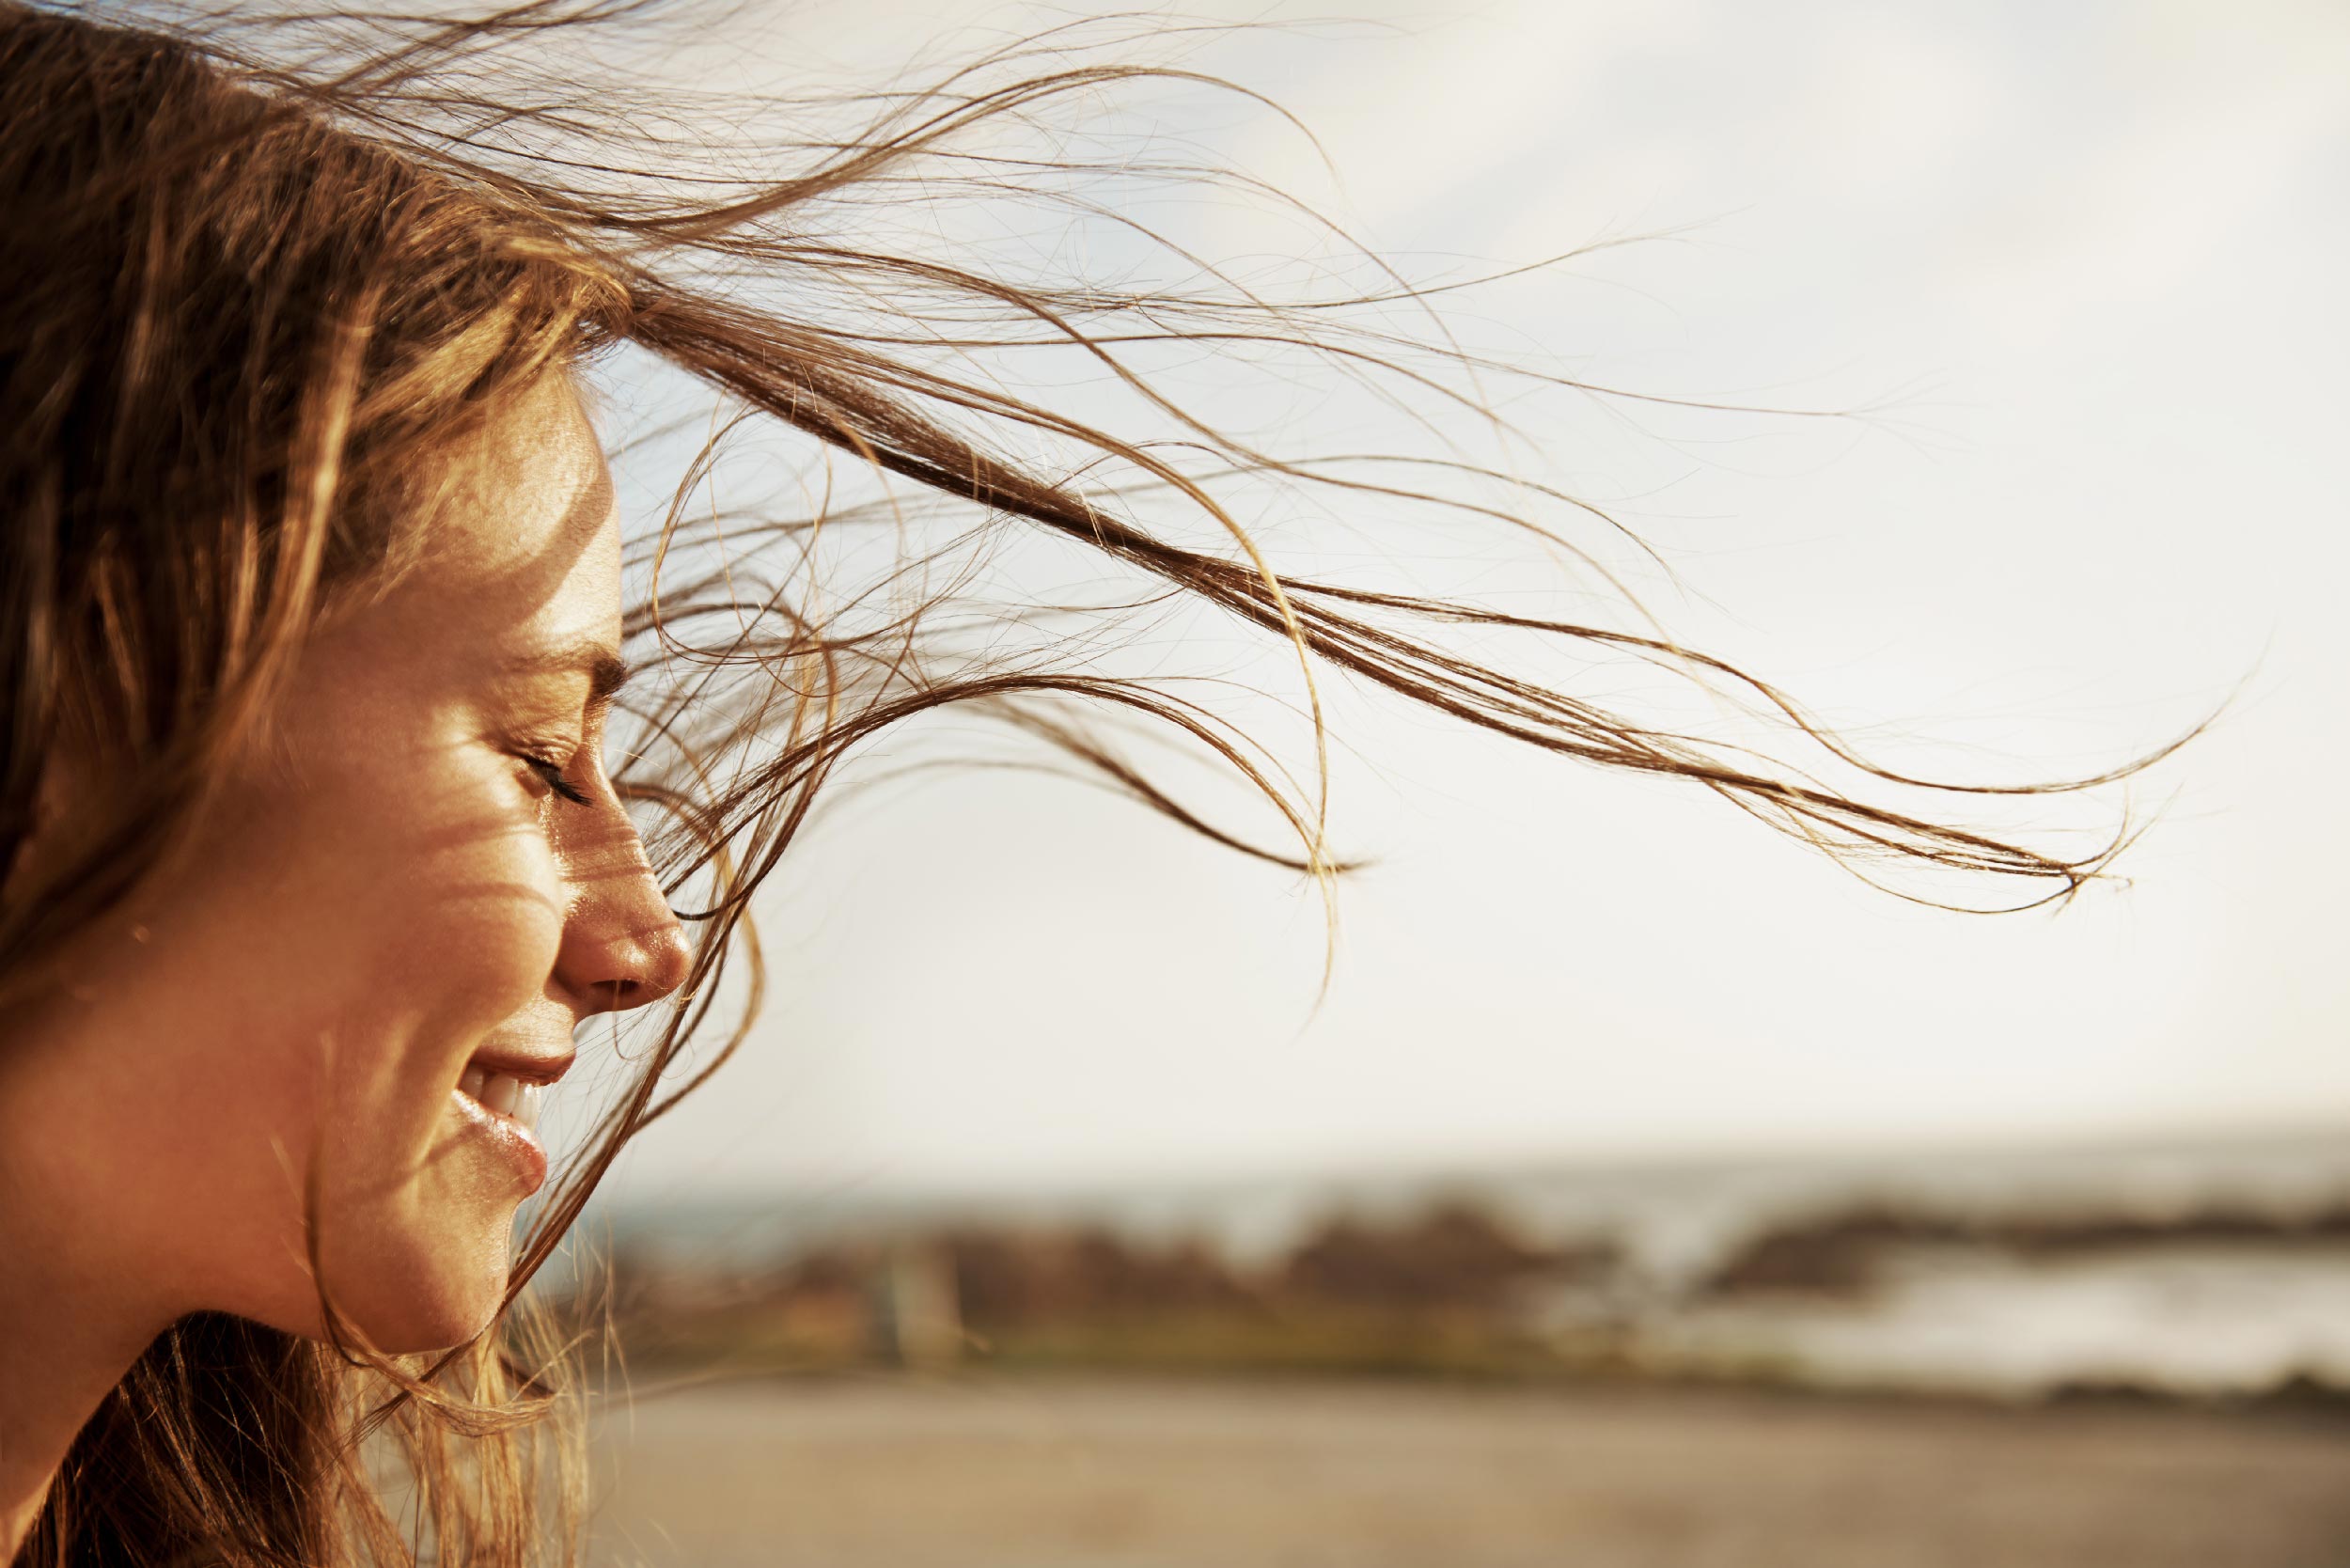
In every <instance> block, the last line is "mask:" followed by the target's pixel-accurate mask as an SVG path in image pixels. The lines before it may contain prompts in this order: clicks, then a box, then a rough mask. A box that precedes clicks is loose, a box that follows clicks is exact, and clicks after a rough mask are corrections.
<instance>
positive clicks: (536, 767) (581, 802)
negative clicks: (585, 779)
mask: <svg viewBox="0 0 2350 1568" xmlns="http://www.w3.org/2000/svg"><path fill="white" fill-rule="evenodd" d="M520 756H521V757H522V760H524V762H525V763H526V764H528V765H529V768H530V771H531V772H532V773H535V774H537V775H538V776H539V779H540V782H541V783H543V784H544V785H546V787H547V788H548V789H550V790H553V791H554V792H556V794H558V795H561V796H562V797H563V798H564V799H565V800H568V801H570V802H571V803H572V805H573V806H585V805H587V791H585V790H583V789H581V788H580V787H579V786H578V785H576V784H574V783H572V781H571V780H570V779H568V778H566V777H564V776H563V764H562V763H560V762H557V761H554V760H550V759H548V758H544V757H533V756H532V755H530V754H529V753H528V752H523V753H520Z"/></svg>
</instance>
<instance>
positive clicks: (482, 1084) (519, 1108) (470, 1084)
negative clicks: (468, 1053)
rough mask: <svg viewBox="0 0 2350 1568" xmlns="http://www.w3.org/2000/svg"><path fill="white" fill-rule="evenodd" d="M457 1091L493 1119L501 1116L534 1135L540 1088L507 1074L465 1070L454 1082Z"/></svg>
mask: <svg viewBox="0 0 2350 1568" xmlns="http://www.w3.org/2000/svg"><path fill="white" fill-rule="evenodd" d="M457 1087H458V1089H459V1090H462V1092H464V1093H465V1094H467V1095H469V1096H471V1097H472V1098H473V1099H475V1100H477V1101H478V1102H480V1104H481V1105H482V1107H483V1108H484V1109H486V1110H487V1111H489V1112H490V1114H491V1115H493V1116H502V1117H504V1118H506V1120H508V1121H511V1122H513V1123H514V1124H515V1125H517V1126H521V1127H527V1128H529V1129H531V1130H532V1131H534V1132H535V1131H537V1130H538V1126H539V1103H540V1100H541V1099H542V1098H544V1097H545V1094H546V1091H547V1088H546V1085H544V1084H526V1083H525V1082H523V1081H522V1079H520V1078H517V1077H515V1076H514V1075H513V1074H510V1073H493V1072H491V1071H489V1070H488V1069H487V1068H482V1067H468V1068H466V1069H465V1072H464V1075H463V1076H462V1077H461V1078H459V1079H458V1080H457Z"/></svg>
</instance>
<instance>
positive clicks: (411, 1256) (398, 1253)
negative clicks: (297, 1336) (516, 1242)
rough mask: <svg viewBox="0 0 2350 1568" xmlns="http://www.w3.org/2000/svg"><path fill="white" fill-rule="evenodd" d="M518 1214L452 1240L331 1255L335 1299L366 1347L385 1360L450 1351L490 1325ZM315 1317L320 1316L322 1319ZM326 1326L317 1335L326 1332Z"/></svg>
mask: <svg viewBox="0 0 2350 1568" xmlns="http://www.w3.org/2000/svg"><path fill="white" fill-rule="evenodd" d="M511 1247H512V1213H511V1210H510V1209H509V1210H507V1211H506V1212H505V1213H504V1214H502V1215H500V1216H499V1223H498V1224H496V1225H495V1226H494V1227H493V1228H484V1229H483V1230H481V1231H476V1232H475V1233H472V1234H469V1235H462V1236H453V1235H449V1234H446V1232H443V1233H440V1234H432V1233H429V1232H428V1233H416V1232H413V1231H412V1232H409V1233H408V1234H406V1235H404V1236H401V1237H399V1238H397V1239H396V1240H394V1241H393V1244H392V1245H389V1246H376V1247H364V1248H356V1247H354V1248H352V1249H351V1250H349V1251H345V1252H343V1253H342V1254H341V1255H340V1256H339V1257H338V1256H337V1253H336V1252H335V1251H334V1250H333V1249H332V1248H330V1249H329V1250H328V1251H327V1254H326V1258H325V1262H326V1279H327V1287H328V1295H329V1299H330V1300H332V1302H333V1303H334V1305H335V1308H336V1309H337V1311H338V1312H340V1313H341V1315H342V1317H343V1320H344V1321H345V1322H346V1323H348V1324H350V1325H352V1327H353V1328H355V1329H356V1330H357V1331H358V1333H359V1334H360V1335H361V1336H364V1337H365V1342H366V1343H367V1344H368V1345H371V1346H373V1347H374V1348H375V1349H376V1350H379V1351H382V1352H384V1353H385V1354H386V1355H393V1356H404V1355H416V1354H422V1353H426V1352H430V1351H438V1350H449V1349H452V1348H454V1347H456V1346H458V1345H462V1344H463V1343H465V1342H466V1341H469V1340H471V1339H473V1338H475V1337H476V1336H478V1334H480V1333H481V1331H482V1330H483V1329H485V1328H487V1327H489V1326H490V1325H491V1324H492V1323H493V1321H494V1320H495V1319H496V1317H497V1313H498V1309H499V1307H500V1306H501V1305H503V1304H504V1302H505V1300H506V1286H507V1280H508V1277H509V1271H510V1268H511ZM315 1315H316V1314H315V1313H314V1317H315ZM322 1330H323V1325H322V1324H318V1325H315V1328H314V1332H321V1333H322Z"/></svg>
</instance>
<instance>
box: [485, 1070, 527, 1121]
mask: <svg viewBox="0 0 2350 1568" xmlns="http://www.w3.org/2000/svg"><path fill="white" fill-rule="evenodd" d="M522 1091H523V1084H522V1080H521V1079H520V1078H516V1077H512V1076H509V1074H504V1073H493V1074H490V1081H489V1082H488V1083H485V1084H483V1085H482V1086H481V1092H480V1093H479V1094H478V1095H476V1096H475V1098H476V1099H478V1100H479V1101H480V1102H481V1103H482V1104H483V1105H487V1106H489V1107H490V1109H491V1110H492V1111H493V1112H494V1113H495V1114H497V1115H499V1116H511V1115H513V1114H514V1102H515V1100H516V1099H517V1098H519V1097H520V1096H521V1094H522Z"/></svg>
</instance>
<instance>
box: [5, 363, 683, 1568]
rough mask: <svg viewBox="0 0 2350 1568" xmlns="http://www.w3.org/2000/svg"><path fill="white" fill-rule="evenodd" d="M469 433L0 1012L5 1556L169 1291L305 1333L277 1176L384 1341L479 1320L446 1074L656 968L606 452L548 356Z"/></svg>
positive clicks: (676, 965) (564, 1038) (465, 1159)
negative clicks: (103, 898) (217, 760)
mask: <svg viewBox="0 0 2350 1568" xmlns="http://www.w3.org/2000/svg"><path fill="white" fill-rule="evenodd" d="M476 456H477V458H478V462H475V463H469V464H468V465H467V467H466V469H465V478H464V481H463V484H462V491H461V494H460V495H459V497H458V499H457V501H456V504H455V505H453V506H452V507H451V508H450V509H449V510H448V512H447V514H446V516H444V517H439V518H436V519H435V520H434V525H433V528H432V532H431V549H430V552H429V554H428V556H427V557H426V558H425V559H424V560H423V561H422V563H421V564H420V565H419V566H418V567H417V568H416V569H415V571H414V572H412V573H410V574H409V575H407V576H406V577H404V578H403V579H402V580H401V581H400V582H399V585H398V586H397V587H396V588H394V589H393V590H392V592H391V593H390V594H389V595H388V596H386V597H385V598H384V599H382V600H381V601H379V602H376V603H373V604H368V605H366V606H365V607H364V608H361V609H358V610H356V611H354V612H352V613H351V614H350V615H348V616H347V617H345V618H343V619H339V620H337V622H335V623H334V624H332V625H330V626H329V627H328V628H326V629H325V630H324V631H322V632H321V635H320V636H319V637H318V638H317V639H316V640H315V641H314V642H313V644H312V645H311V646H310V647H308V648H307V649H306V650H305V652H304V654H303V657H302V660H301V663H300V665H299V666H298V668H297V671H296V675H295V679H294V683H293V686H292V688H291V690H290V693H289V696H288V699H287V701H286V704H285V707H284V711H283V713H282V716H281V718H280V721H279V723H278V724H277V725H276V726H275V729H274V734H273V736H272V737H271V738H270V740H269V742H268V743H267V744H266V745H261V746H258V747H257V748H256V749H255V751H254V753H253V755H251V756H250V757H249V758H247V759H246V760H245V763H244V765H243V766H242V767H241V768H240V770H239V771H238V773H237V775H236V776H235V777H234V778H233V779H232V781H231V784H230V786H229V789H228V791H227V795H226V797H225V799H224V800H223V802H222V804H221V807H220V808H219V810H218V811H217V812H216V813H215V814H213V815H212V816H211V817H210V818H209V819H208V820H207V821H206V823H204V825H203V827H202V830H201V836H200V838H199V839H198V841H197V842H196V847H195V851H194V853H193V855H192V856H191V857H190V859H189V861H188V862H187V863H186V865H185V867H184V869H183V870H180V872H179V873H178V874H176V875H175V876H174V877H173V878H172V879H171V881H170V882H169V884H168V885H167V886H160V887H156V888H154V889H152V890H151V891H149V893H148V894H146V895H145V896H144V897H142V899H141V900H140V902H138V904H137V906H136V907H135V908H133V909H131V910H129V911H127V912H125V913H124V915H123V916H122V917H120V918H118V919H115V920H113V921H111V922H109V923H108V924H107V925H106V926H105V927H104V928H103V929H102V931H100V932H98V933H95V934H93V935H92V936H91V937H90V938H89V940H88V941H87V942H86V945H85V947H84V949H82V950H81V951H79V952H78V953H77V954H76V955H75V957H74V960H73V963H72V964H71V977H72V984H71V988H70V990H68V991H66V992H64V993H61V994H60V995H58V996H56V997H55V998H54V999H53V1000H52V1001H50V1002H48V1003H46V1004H45V1005H43V1006H42V1007H40V1008H39V1010H37V1011H35V1012H33V1013H32V1014H31V1015H29V1016H27V1017H24V1018H20V1019H12V1020H10V1021H9V1023H8V1032H9V1035H10V1037H11V1038H10V1039H9V1041H8V1049H6V1050H4V1051H0V1260H5V1262H0V1560H5V1559H6V1557H7V1556H8V1554H9V1552H10V1551H11V1550H12V1549H13V1545H14V1544H15V1543H16V1542H17V1541H18V1540H19V1539H20V1538H21V1536H22V1533H23V1531H24V1528H25V1527H26V1526H27V1525H28V1523H29V1521H30V1518H31V1514H32V1512H33V1511H34V1509H35V1508H36V1507H37V1506H38V1503H39V1497H40V1496H41V1495H42V1493H43V1492H44V1491H45V1489H46V1486H47V1484H48V1481H49V1478H50V1476H51V1474H52V1473H53V1472H54V1470H55V1466H56V1464H57V1462H58V1460H59V1459H60V1458H61V1457H62V1455H63V1452H64V1450H65V1447H66V1445H67V1443H68V1442H70V1440H71V1435H72V1434H73V1432H74V1431H75V1430H76V1429H78V1427H79V1426H80V1424H81V1423H82V1421H83V1420H84V1419H86V1418H87V1416H88V1415H89V1414H90V1412H91V1411H92V1410H94V1409H95V1408H96V1406H97V1404H98V1403H99V1401H100V1399H101V1398H102V1396H103V1394H104V1393H105V1391H106V1390H107V1389H108V1388H111V1387H112V1386H113V1385H114V1384H115V1383H116V1382H117V1381H118V1379H119V1378H120V1377H121V1375H122V1373H123V1372H124V1371H125V1370H126V1369H127V1367H128V1366H129V1364H130V1362H131V1361H132V1360H133V1359H134V1358H135V1357H136V1356H137V1355H138V1353H139V1351H140V1350H141V1349H143V1348H144V1347H145V1345H146V1344H147V1342H148V1341H149V1340H151V1339H152V1338H153V1337H154V1335H155V1334H156V1333H158V1332H160V1331H161V1330H162V1329H163V1328H164V1327H165V1326H166V1325H169V1324H170V1323H171V1322H172V1321H173V1320H174V1319H176V1318H178V1317H180V1316H181V1315H183V1314H185V1313H188V1312H191V1311H196V1310H223V1311H229V1312H235V1313H239V1314H241V1315H243V1316H246V1317H250V1318H253V1319H257V1320H258V1321H259V1322H261V1323H264V1324H267V1325H272V1326H274V1327H277V1328H282V1329H285V1330H288V1331H290V1332H295V1333H302V1334H317V1333H318V1332H320V1329H321V1313H320V1309H319V1304H318V1290H317V1284H316V1282H315V1281H314V1280H313V1278H312V1276H311V1271H310V1269H309V1266H308V1264H307V1262H306V1259H305V1224H304V1218H303V1215H304V1208H305V1198H304V1191H303V1183H304V1181H305V1176H306V1177H309V1178H310V1179H312V1180H313V1181H314V1182H315V1184H316V1193H317V1200H316V1212H317V1215H318V1218H319V1222H320V1223H319V1231H318V1243H319V1247H320V1253H321V1258H322V1261H323V1274H324V1280H325V1284H326V1286H327V1288H328V1291H329V1293H330V1294H331V1295H332V1296H333V1298H334V1300H335V1301H336V1303H337V1306H338V1307H339V1308H340V1309H342V1311H343V1312H344V1313H345V1315H346V1316H347V1317H348V1319H349V1320H350V1321H351V1322H352V1324H353V1325H356V1327H357V1328H358V1329H359V1330H360V1332H361V1333H363V1334H364V1335H365V1336H366V1337H367V1338H368V1339H369V1340H371V1341H373V1342H374V1343H375V1344H376V1345H377V1346H378V1347H379V1348H381V1349H384V1350H387V1351H406V1350H423V1349H432V1348H438V1347H443V1346H447V1345H453V1344H457V1343H460V1342H462V1341H465V1340H467V1339H469V1338H471V1337H472V1336H473V1335H474V1334H476V1333H477V1332H478V1331H479V1330H480V1328H481V1327H482V1326H483V1325H485V1324H487V1323H488V1322H489V1321H490V1319H491V1317H492V1315H493V1313H494V1312H495V1310H496V1309H497V1306H498V1304H499V1301H500V1299H501V1297H502V1295H503V1293H504V1291H505V1288H506V1285H507V1279H508V1267H509V1245H510V1238H511V1234H512V1230H513V1218H514V1213H515V1209H516V1206H517V1205H518V1204H519V1203H520V1202H521V1201H522V1200H523V1199H524V1198H525V1197H526V1196H527V1194H528V1191H529V1189H530V1188H531V1186H533V1185H534V1184H535V1181H534V1179H533V1174H532V1172H531V1171H530V1170H529V1168H528V1162H527V1161H526V1160H517V1159H516V1158H515V1157H514V1156H513V1155H512V1153H511V1152H509V1151H508V1150H506V1149H503V1148H501V1147H500V1145H499V1142H498V1140H496V1139H495V1138H493V1137H484V1136H482V1134H481V1132H480V1130H479V1126H478V1123H479V1122H480V1121H481V1120H482V1116H481V1112H480V1111H479V1109H478V1106H471V1104H470V1102H467V1101H465V1100H463V1099H462V1097H461V1096H460V1095H459V1093H458V1091H457V1086H458V1084H459V1081H460V1078H461V1076H462V1074H464V1073H465V1071H466V1068H467V1066H468V1063H469V1062H474V1061H476V1059H477V1058H478V1056H480V1055H482V1054H492V1055H494V1054H498V1053H501V1052H504V1053H514V1052H519V1053H522V1054H525V1055H530V1056H535V1057H540V1058H556V1059H558V1060H559V1058H562V1057H564V1056H567V1055H568V1054H569V1051H570V1039H571V1034H572V1027H573V1026H574V1025H576V1024H577V1023H578V1022H579V1021H581V1020H582V1019H584V1018H586V1017H587V1016H589V1015H591V1014H595V1013H599V1012H605V1011H614V1010H616V1009H623V1008H630V1007H635V1006H640V1005H643V1004H645V1003H647V1002H650V1001H653V1000H655V999H657V998H659V997H661V996H665V995H666V994H668V993H669V992H670V991H672V990H674V989H675V988H676V987H677V985H678V984H679V983H681V981H682V979H683V976H684V973H685V968H686V963H687V956H688V955H687V949H686V947H685V942H684V938H683V936H682V933H681V931H680V929H679V926H678V923H677V921H676V919H675V917H673V916H672V915H671V914H670V912H669V910H668V907H667V904H666V902H665V901H664V899H663V897H662V895H661V892H660V890H659V888H658V887H657V886H655V884H654V883H653V880H652V878H651V875H650V871H649V870H648V867H647V864H646V860H645V856H644V852H643V849H642V847H641V845H640V844H639V842H638V839H637V837H636V833H635V828H634V826H633V825H632V823H630V820H629V818H628V816H627V814H626V813H625V812H624V810H623V809H622V808H621V806H620V804H619V800H618V799H617V797H616V796H615V795H614V793H613V792H612V789H611V786H610V784H609V781H608V780H607V779H606V777H605V776H604V774H603V761H602V753H603V710H604V707H605V706H606V703H605V700H604V699H603V697H602V696H600V695H599V690H598V687H599V681H600V677H599V671H598V668H597V666H598V665H599V664H601V665H603V666H604V667H603V671H602V680H603V682H604V683H608V681H609V678H610V676H611V675H612V673H613V672H614V669H615V668H616V667H617V652H618V646H619V634H620V545H619V525H618V522H617V519H616V516H615V513H614V510H613V498H612V487H611V481H610V478H609V475H608V472H607V470H606V468H605V466H604V461H603V453H602V451H601V449H600V448H599V447H598V445H597V443H596V440H595V437H594V433H593V431H592V430H591V428H590V427H589V425H588V423H587V417H586V416H585V414H584V412H583V411H582V409H581V407H580V405H579V402H578V400H577V399H576V397H575V395H574V394H573V393H572V390H571V388H570V387H569V386H568V385H566V384H562V383H561V382H560V381H559V380H558V381H553V382H550V383H549V384H547V385H546V386H545V387H544V388H542V389H541V390H540V391H539V392H537V393H535V394H533V395H532V397H531V398H530V399H529V400H527V401H526V403H525V404H524V405H523V406H521V407H520V408H519V409H518V410H517V412H516V413H515V414H514V416H511V417H510V418H509V419H508V420H507V421H505V422H504V423H503V424H502V425H501V427H500V428H499V429H498V430H496V431H494V432H493V434H492V435H491V436H490V437H489V438H488V439H487V441H486V442H485V443H484V445H483V447H482V448H481V450H480V451H479V452H478V453H477V454H476ZM532 758H538V759H541V760H551V761H553V762H555V763H557V764H559V766H560V770H561V775H560V776H561V779H562V782H563V785H564V786H565V787H566V788H569V789H572V790H575V791H577V792H582V793H584V794H585V795H586V797H587V798H586V800H585V802H584V803H578V802H573V801H572V800H570V799H567V798H565V796H564V794H563V792H561V791H560V790H558V789H557V788H556V786H555V785H554V784H552V783H551V782H550V781H549V779H548V777H547V776H546V774H547V772H548V769H547V768H546V767H545V766H543V765H542V764H538V763H534V762H533V761H532V760H529V759H532ZM38 848H39V845H38V843H37V844H36V850H38ZM561 1092H563V1090H562V1089H561V1087H559V1086H557V1087H555V1088H551V1089H550V1090H548V1093H549V1094H550V1095H555V1094H560V1093H561ZM469 1107H470V1108H469Z"/></svg>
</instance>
